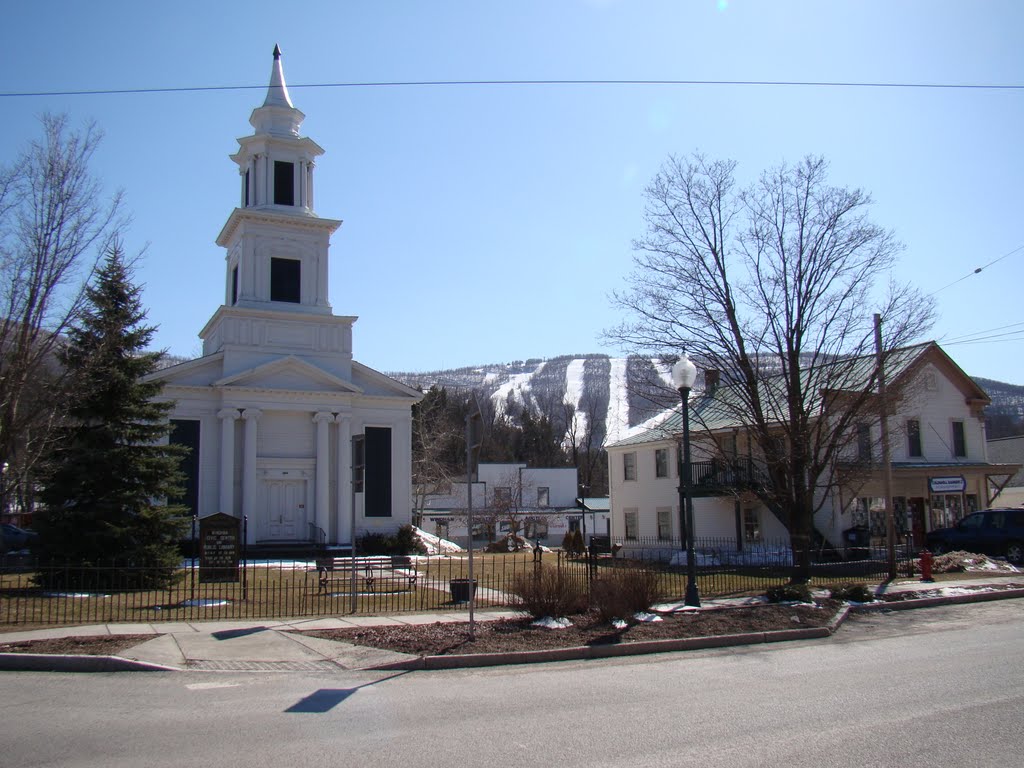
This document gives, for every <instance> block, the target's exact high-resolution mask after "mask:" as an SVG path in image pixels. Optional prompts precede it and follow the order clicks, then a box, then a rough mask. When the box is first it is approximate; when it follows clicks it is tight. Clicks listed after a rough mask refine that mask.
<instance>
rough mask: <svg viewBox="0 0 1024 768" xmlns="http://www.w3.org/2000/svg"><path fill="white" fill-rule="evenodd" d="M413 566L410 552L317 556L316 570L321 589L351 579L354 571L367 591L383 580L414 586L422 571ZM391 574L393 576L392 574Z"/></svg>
mask: <svg viewBox="0 0 1024 768" xmlns="http://www.w3.org/2000/svg"><path fill="white" fill-rule="evenodd" d="M412 568H413V562H412V558H411V557H409V556H408V555H390V556H388V555H380V556H374V555H370V556H366V557H354V558H353V557H318V558H317V559H316V573H317V580H318V581H319V589H318V590H317V592H318V593H320V592H327V591H329V590H328V587H329V586H330V585H331V583H333V582H338V583H345V582H347V581H350V580H351V578H352V574H353V572H354V573H355V574H356V576H357V578H359V579H362V582H363V586H364V587H365V588H366V590H367V591H368V592H373V591H374V588H375V587H376V586H377V585H378V584H380V583H392V584H393V583H396V582H398V583H401V584H408V586H409V587H415V586H416V581H417V579H418V578H419V574H417V573H416V571H415V570H411V569H412ZM389 574H390V575H389Z"/></svg>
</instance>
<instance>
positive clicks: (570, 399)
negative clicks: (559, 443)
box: [565, 360, 587, 440]
mask: <svg viewBox="0 0 1024 768" xmlns="http://www.w3.org/2000/svg"><path fill="white" fill-rule="evenodd" d="M586 362H587V361H586V360H573V361H572V362H571V363H569V365H567V366H566V367H565V402H566V403H567V404H568V405H571V406H572V407H573V408H575V409H576V410H575V412H574V413H573V416H572V420H573V426H572V428H571V429H570V430H567V431H566V440H568V437H569V434H570V433H571V434H574V435H576V439H577V440H580V439H582V437H583V435H585V434H586V432H587V414H585V413H583V412H582V411H581V410H580V401H581V400H582V399H583V369H584V367H585V365H586Z"/></svg>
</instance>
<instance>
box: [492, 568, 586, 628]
mask: <svg viewBox="0 0 1024 768" xmlns="http://www.w3.org/2000/svg"><path fill="white" fill-rule="evenodd" d="M508 591H509V593H510V594H511V595H512V604H513V605H514V606H515V607H516V608H519V609H520V610H523V611H526V612H527V613H528V614H530V615H531V616H532V617H533V618H535V619H541V618H544V617H545V616H551V617H552V618H558V617H561V616H569V615H571V614H576V613H583V612H584V611H586V610H587V595H586V592H585V591H584V589H583V585H582V584H581V583H580V582H579V581H578V580H576V579H570V578H567V577H566V576H564V575H563V574H562V573H561V571H559V570H558V569H555V568H540V569H538V570H536V571H534V572H533V573H520V574H517V575H516V577H515V578H514V579H513V580H512V586H511V588H510V589H509V590H508Z"/></svg>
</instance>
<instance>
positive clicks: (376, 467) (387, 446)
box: [364, 427, 391, 517]
mask: <svg viewBox="0 0 1024 768" xmlns="http://www.w3.org/2000/svg"><path fill="white" fill-rule="evenodd" d="M364 502H365V506H364V509H365V515H366V516H367V517H391V430H390V429H389V428H388V427H367V428H366V496H365V497H364Z"/></svg>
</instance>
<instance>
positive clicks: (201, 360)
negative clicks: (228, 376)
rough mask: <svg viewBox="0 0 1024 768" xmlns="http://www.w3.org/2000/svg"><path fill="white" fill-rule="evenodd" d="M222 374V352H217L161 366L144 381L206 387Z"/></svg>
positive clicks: (168, 384) (166, 384)
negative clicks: (164, 366) (165, 366)
mask: <svg viewBox="0 0 1024 768" xmlns="http://www.w3.org/2000/svg"><path fill="white" fill-rule="evenodd" d="M223 374H224V353H223V352H217V353H215V354H212V355H206V356H205V357H197V358H195V359H194V360H186V361H185V362H184V363H178V364H177V365H171V366H168V367H167V368H161V369H160V370H159V371H155V372H154V373H151V374H150V375H149V376H146V378H145V380H146V381H162V382H163V383H164V385H165V386H174V385H177V386H182V387H208V386H210V385H211V384H213V382H215V381H216V380H217V379H219V378H220V377H221V376H222V375H223Z"/></svg>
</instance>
